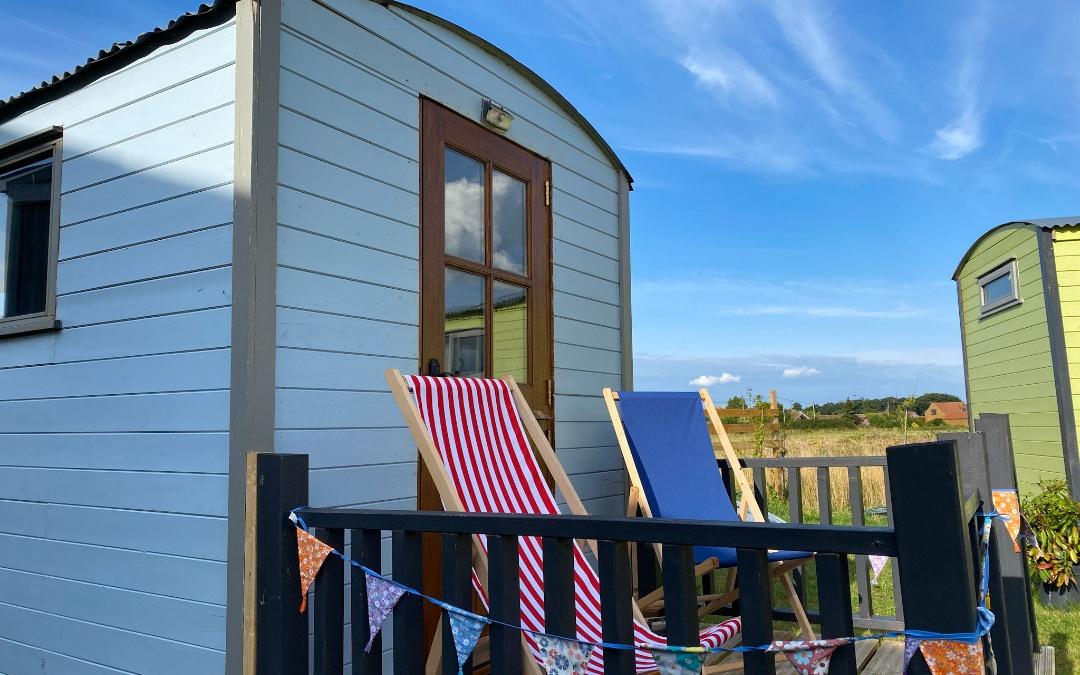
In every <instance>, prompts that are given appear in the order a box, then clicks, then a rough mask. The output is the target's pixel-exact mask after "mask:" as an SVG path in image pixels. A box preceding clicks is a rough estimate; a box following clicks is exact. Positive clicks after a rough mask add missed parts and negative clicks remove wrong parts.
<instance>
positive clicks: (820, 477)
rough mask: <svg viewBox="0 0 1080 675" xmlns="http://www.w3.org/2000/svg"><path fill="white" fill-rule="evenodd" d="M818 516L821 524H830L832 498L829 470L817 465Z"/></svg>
mask: <svg viewBox="0 0 1080 675" xmlns="http://www.w3.org/2000/svg"><path fill="white" fill-rule="evenodd" d="M817 485H818V518H819V522H820V523H821V524H822V525H831V524H832V498H831V494H830V493H831V491H830V489H829V470H828V469H827V468H824V467H819V468H818V470H817Z"/></svg>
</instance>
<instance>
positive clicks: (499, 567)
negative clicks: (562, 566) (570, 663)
mask: <svg viewBox="0 0 1080 675" xmlns="http://www.w3.org/2000/svg"><path fill="white" fill-rule="evenodd" d="M488 565H489V575H490V578H489V580H488V583H489V589H488V590H489V592H490V594H491V618H492V619H496V620H498V621H505V622H507V623H509V624H512V625H517V624H518V623H519V622H520V621H521V609H520V595H521V591H520V587H519V582H518V540H517V537H508V536H499V537H488ZM521 661H522V649H521V635H520V633H519V632H518V631H516V630H513V629H512V628H510V627H509V626H500V625H498V624H492V626H491V672H492V673H493V675H517V674H518V673H521V672H523V670H522V667H521V666H522V663H521Z"/></svg>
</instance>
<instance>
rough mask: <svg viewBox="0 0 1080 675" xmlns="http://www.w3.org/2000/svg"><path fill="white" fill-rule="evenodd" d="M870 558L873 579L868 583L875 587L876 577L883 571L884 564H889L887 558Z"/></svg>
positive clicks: (874, 556)
mask: <svg viewBox="0 0 1080 675" xmlns="http://www.w3.org/2000/svg"><path fill="white" fill-rule="evenodd" d="M868 557H869V558H870V568H871V569H873V570H874V578H873V579H871V580H870V583H871V584H873V585H874V586H877V580H878V577H880V576H881V571H882V570H884V569H885V563H887V562H889V559H888V557H886V556H883V555H872V556H868Z"/></svg>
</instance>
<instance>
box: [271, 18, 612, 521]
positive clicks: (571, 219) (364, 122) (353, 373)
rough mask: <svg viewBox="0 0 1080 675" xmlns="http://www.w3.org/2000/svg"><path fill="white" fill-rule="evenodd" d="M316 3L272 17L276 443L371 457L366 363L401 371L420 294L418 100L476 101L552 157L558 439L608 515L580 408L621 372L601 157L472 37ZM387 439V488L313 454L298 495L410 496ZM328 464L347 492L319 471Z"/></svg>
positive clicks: (329, 501) (379, 422) (460, 106)
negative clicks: (277, 52)
mask: <svg viewBox="0 0 1080 675" xmlns="http://www.w3.org/2000/svg"><path fill="white" fill-rule="evenodd" d="M326 4H328V5H330V6H331V7H333V10H334V11H330V10H328V9H327V8H326V7H323V6H320V5H319V4H318V3H316V2H313V1H312V0H287V1H286V2H285V4H284V7H283V14H282V17H283V18H282V23H283V29H282V43H281V59H282V60H281V67H282V80H281V92H282V94H281V114H280V117H279V120H280V144H281V146H282V150H281V152H280V153H279V172H280V175H279V182H280V184H281V187H280V189H279V191H278V199H279V205H280V210H281V214H280V217H279V220H280V222H281V223H282V224H283V227H281V228H279V246H278V251H279V265H280V266H282V267H281V268H280V269H279V278H278V293H279V310H278V311H279V317H278V325H279V342H278V345H279V349H278V357H277V369H278V382H277V385H278V388H279V393H278V401H277V402H278V407H277V419H278V426H279V428H280V429H282V430H288V431H282V432H280V433H287V434H288V436H281V435H280V433H279V438H278V443H279V448H281V447H282V444H283V443H284V442H285V441H286V440H287V441H288V447H293V448H299V447H303V448H305V449H306V450H307V449H311V448H314V447H317V446H318V443H317V442H315V440H314V439H317V438H318V439H325V438H327V437H326V436H325V435H324V434H337V436H332V437H333V438H335V439H344V438H347V439H348V443H350V444H352V445H351V447H352V448H353V452H352V453H350V452H348V448H349V447H350V446H348V445H345V446H344V447H343V449H342V450H341V451H335V452H333V453H330V454H329V455H323V457H324V458H325V459H322V460H320V461H324V462H331V463H334V462H338V463H340V466H341V467H346V466H347V467H356V466H369V467H381V466H382V465H383V462H385V461H387V459H386V457H385V452H387V450H386V449H385V448H383V447H381V445H380V442H385V441H382V439H381V437H380V436H377V435H376V434H383V433H387V432H389V431H392V432H394V433H395V434H396V433H400V432H402V431H403V426H404V423H403V421H402V420H401V419H400V415H398V414H397V413H396V411H395V410H394V409H393V407H392V406H389V405H388V403H389V402H388V400H386V398H385V395H384V394H383V392H385V390H386V386H385V384H384V383H383V381H382V376H381V371H382V370H383V369H385V368H390V367H394V368H401V369H403V370H405V371H412V370H414V369H415V368H416V363H417V359H418V354H417V343H418V323H419V303H420V302H423V298H422V297H421V296H420V295H419V290H420V289H419V287H418V283H419V276H418V270H419V261H418V256H419V196H418V193H419V164H418V158H419V145H420V143H419V133H420V132H419V128H420V120H419V107H420V106H419V96H420V95H424V96H428V97H431V98H433V99H435V100H436V101H438V102H440V103H442V104H443V105H446V106H448V107H450V108H452V109H454V110H456V111H457V112H459V113H461V114H463V115H466V116H468V117H470V118H473V119H478V116H479V112H480V103H481V100H482V99H483V98H485V97H488V98H492V99H494V100H496V101H498V102H499V103H500V104H502V105H505V106H507V107H508V108H509V109H510V110H511V112H512V113H513V114H514V115H515V120H514V124H513V126H512V128H511V131H510V133H509V137H510V138H511V139H513V140H514V141H516V142H518V143H520V144H522V145H524V146H526V147H528V148H530V149H532V150H534V151H535V152H537V153H538V154H540V155H542V156H544V157H547V158H549V159H550V160H551V162H552V178H553V181H552V182H553V190H552V201H553V204H552V209H553V214H554V219H553V220H554V222H553V235H554V238H555V242H554V247H553V259H554V264H555V269H554V282H553V283H554V296H553V305H554V313H555V324H554V336H555V342H556V344H555V369H556V371H555V390H556V393H557V394H558V396H557V401H556V407H555V409H556V418H557V420H558V426H557V429H558V431H557V436H556V440H557V445H558V452H559V454H560V456H561V457H563V458H564V461H566V462H567V471H568V472H569V473H570V474H571V476H572V477H573V479H574V482H575V484H576V485H577V487H578V490H579V492H580V493H581V496H582V498H583V499H584V500H586V501H587V505H589V506H590V507H591V508H595V509H599V512H602V513H612V514H614V513H621V512H622V511H623V509H624V507H622V506H621V505H620V504H621V501H622V498H621V496H622V495H623V490H624V487H623V479H622V469H621V466H622V464H621V460H620V459H619V456H618V452H617V449H616V447H615V442H614V437H613V434H612V433H611V430H610V423H608V425H607V426H608V428H607V429H606V430H605V429H604V428H603V427H602V426H601V425H599V424H597V423H596V422H595V420H601V419H605V418H603V417H602V416H603V414H604V412H603V402H602V399H601V398H600V390H601V389H602V388H603V387H604V386H618V383H619V376H620V373H621V370H622V366H621V351H620V350H621V342H620V330H621V325H620V323H621V321H620V310H619V305H620V295H619V240H618V236H619V217H618V208H619V206H618V194H617V192H616V190H617V187H618V172H617V169H616V168H615V167H613V166H612V165H611V163H610V161H609V160H608V159H607V158H606V157H605V156H604V154H603V151H602V150H601V149H600V148H598V147H597V146H596V145H595V143H593V141H592V140H591V139H590V138H589V137H588V135H587V134H586V132H585V131H584V130H582V129H581V128H580V127H579V126H578V125H577V123H576V122H574V121H573V120H571V119H570V118H569V117H568V116H567V115H566V114H565V112H564V111H563V110H562V109H561V108H560V106H559V104H558V103H557V102H555V101H553V100H551V99H550V98H549V97H548V96H547V95H546V94H545V93H543V92H542V91H540V90H539V89H538V88H537V87H535V86H534V85H533V84H532V83H530V82H528V81H527V80H526V79H525V78H524V77H523V76H521V75H520V74H519V73H517V72H516V71H514V70H512V69H511V68H510V67H508V66H506V64H504V63H502V62H500V61H498V60H497V59H495V58H493V57H492V56H491V55H489V54H487V53H486V52H484V51H482V50H481V49H479V48H478V47H477V46H475V45H473V44H472V43H469V42H468V41H465V40H462V39H461V38H459V37H458V36H456V35H454V34H452V33H450V32H448V31H446V30H444V29H442V28H440V27H438V26H435V25H433V24H431V23H429V22H427V21H425V20H423V19H419V18H417V17H415V16H413V15H410V14H408V13H404V12H399V11H397V10H393V9H387V8H385V7H382V6H380V5H378V4H376V3H369V2H354V1H352V0H332V1H330V2H327V3H326ZM285 225H287V226H288V227H284V226H285ZM300 231H303V232H304V234H303V236H301V235H300V234H299V232H300ZM334 249H337V250H336V251H335V250H334ZM301 269H302V270H303V272H300V271H299V270H301ZM285 306H287V307H288V309H287V310H286V309H283V307H285ZM316 317H318V319H317V321H318V322H319V324H318V325H315V323H314V322H315V321H316ZM303 329H306V330H303ZM283 338H287V340H288V342H287V343H286V342H284V341H283V340H282V339H283ZM564 411H565V412H564ZM564 419H565V422H564ZM581 419H584V420H586V421H579V420H581ZM386 427H390V429H387V428H386ZM308 434H310V438H311V439H312V442H308V443H304V442H303V440H302V439H304V438H307V437H308V436H307V435H308ZM369 434H370V435H369ZM338 442H341V443H345V441H344V440H339V441H338ZM389 452H391V456H392V457H393V458H394V459H393V460H392V461H391V464H390V466H396V467H399V468H401V470H402V472H401V473H393V474H391V475H393V476H395V479H394V482H393V485H392V486H391V488H390V489H389V491H387V486H384V485H378V486H375V485H374V482H376V479H375V477H374V476H375V474H374V473H372V474H365V473H364V472H355V471H353V469H352V468H349V469H347V470H346V469H344V468H342V469H340V470H339V469H335V468H333V465H332V464H331V465H327V464H325V463H324V464H323V465H322V466H321V467H320V469H319V470H318V473H319V475H320V476H321V478H320V481H321V482H320V483H319V488H318V489H316V486H315V485H314V483H313V485H312V502H313V503H317V504H319V505H336V504H342V503H346V502H348V503H355V502H356V500H357V497H356V496H355V495H356V494H360V493H363V492H366V491H367V489H368V487H369V486H370V488H371V489H372V490H375V491H377V496H378V499H377V500H373V501H376V502H378V503H389V502H390V501H391V500H394V499H398V500H401V499H404V500H412V499H415V490H416V477H415V473H414V471H415V456H414V452H415V450H414V448H413V447H412V445H411V444H410V442H409V441H408V438H407V434H403V433H402V434H401V435H400V436H395V440H394V442H393V444H392V450H391V451H389ZM331 457H332V459H331ZM312 466H314V463H313V465H312ZM380 471H381V469H380ZM338 472H339V476H340V477H339V480H340V481H341V483H342V485H346V484H348V485H350V486H351V487H350V488H349V489H341V488H340V487H337V486H335V485H334V483H333V480H332V479H331V478H329V476H332V475H334V474H335V473H338ZM314 475H315V471H313V476H314ZM378 475H379V478H378V480H383V479H384V477H383V474H382V473H379V474H378ZM350 490H351V491H350ZM374 496H375V495H374V494H373V497H374Z"/></svg>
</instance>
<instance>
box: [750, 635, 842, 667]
mask: <svg viewBox="0 0 1080 675" xmlns="http://www.w3.org/2000/svg"><path fill="white" fill-rule="evenodd" d="M850 642H851V640H849V639H848V638H833V639H830V640H777V641H776V642H773V643H772V644H771V645H769V648H768V649H767V650H766V651H770V652H784V656H786V657H787V660H788V662H789V663H790V664H791V667H792V668H794V669H795V672H796V673H799V675H824V674H825V673H828V672H829V661H831V660H832V655H833V652H835V651H836V650H837V649H839V648H840V647H842V646H844V645H846V644H849V643H850Z"/></svg>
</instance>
